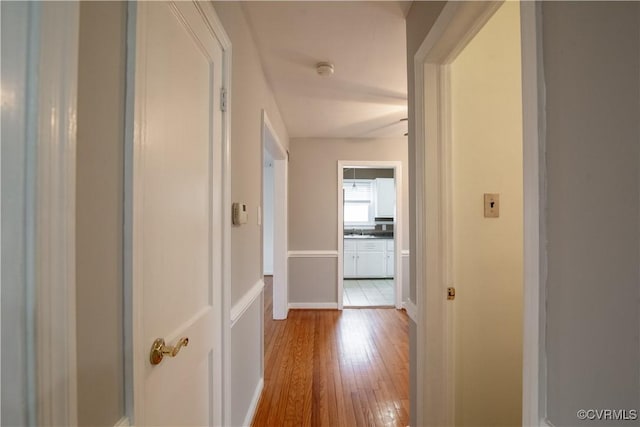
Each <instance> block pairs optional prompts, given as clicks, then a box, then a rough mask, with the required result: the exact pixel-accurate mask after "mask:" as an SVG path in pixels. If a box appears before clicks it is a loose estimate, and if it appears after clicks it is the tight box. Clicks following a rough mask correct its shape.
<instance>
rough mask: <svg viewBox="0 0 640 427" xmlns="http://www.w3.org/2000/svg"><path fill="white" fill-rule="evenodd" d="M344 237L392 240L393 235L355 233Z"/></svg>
mask: <svg viewBox="0 0 640 427" xmlns="http://www.w3.org/2000/svg"><path fill="white" fill-rule="evenodd" d="M344 238H345V239H356V240H361V239H377V240H381V239H385V240H392V239H393V236H371V235H360V234H353V235H345V236H344Z"/></svg>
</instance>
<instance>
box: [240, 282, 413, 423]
mask: <svg viewBox="0 0 640 427" xmlns="http://www.w3.org/2000/svg"><path fill="white" fill-rule="evenodd" d="M271 295H272V278H271V277H265V313H264V316H265V319H264V320H265V384H264V390H263V392H262V397H261V400H260V402H259V404H258V408H257V410H256V415H255V417H254V420H253V423H252V425H254V426H274V425H278V426H287V425H288V426H303V425H304V426H310V425H314V426H356V425H358V426H361V425H385V426H406V425H407V424H408V423H409V342H408V323H407V319H408V318H407V316H406V314H405V313H403V312H402V311H397V310H395V309H356V310H344V311H342V312H340V311H335V310H292V311H290V312H289V318H288V319H287V320H284V321H274V320H272V316H271V309H272V304H271Z"/></svg>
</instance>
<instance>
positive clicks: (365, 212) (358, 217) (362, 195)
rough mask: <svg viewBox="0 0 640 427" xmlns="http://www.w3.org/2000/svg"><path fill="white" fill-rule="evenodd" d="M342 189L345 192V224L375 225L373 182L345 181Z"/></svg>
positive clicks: (364, 180)
mask: <svg viewBox="0 0 640 427" xmlns="http://www.w3.org/2000/svg"><path fill="white" fill-rule="evenodd" d="M354 184H355V185H354ZM342 188H343V190H344V223H345V224H348V225H371V224H373V223H374V221H373V219H374V218H373V181H372V180H370V179H355V180H354V179H345V180H344V182H343V185H342Z"/></svg>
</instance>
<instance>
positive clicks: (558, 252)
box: [542, 2, 640, 426]
mask: <svg viewBox="0 0 640 427" xmlns="http://www.w3.org/2000/svg"><path fill="white" fill-rule="evenodd" d="M542 28H543V52H544V56H543V63H544V76H545V84H546V124H547V128H546V153H547V164H546V167H547V197H546V213H547V219H546V224H547V260H548V276H547V298H546V299H547V305H546V308H547V327H546V331H547V340H546V341H547V357H546V359H547V367H548V373H547V381H548V387H547V393H548V397H547V405H548V406H547V407H548V416H549V419H550V421H551V422H552V423H553V424H554V425H558V426H560V425H596V424H597V425H637V423H638V421H632V422H626V423H624V422H620V421H609V422H605V421H589V420H586V421H580V420H578V419H577V418H576V415H575V414H576V411H577V410H578V409H589V408H611V409H630V408H638V402H640V364H639V363H638V361H640V306H639V304H640V299H639V295H640V271H639V268H638V266H639V265H640V223H639V221H638V219H639V218H640V195H639V193H640V164H639V162H640V129H639V123H640V120H639V117H640V105H639V102H640V81H639V76H640V58H639V56H640V5H639V3H638V2H629V3H623V2H598V3H583V2H557V3H556V2H550V3H544V4H543V5H542Z"/></svg>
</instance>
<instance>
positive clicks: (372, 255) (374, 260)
mask: <svg viewBox="0 0 640 427" xmlns="http://www.w3.org/2000/svg"><path fill="white" fill-rule="evenodd" d="M385 265H386V264H385V262H384V252H383V251H380V252H366V251H365V252H360V251H358V258H357V263H356V273H357V275H358V277H384V275H385Z"/></svg>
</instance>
